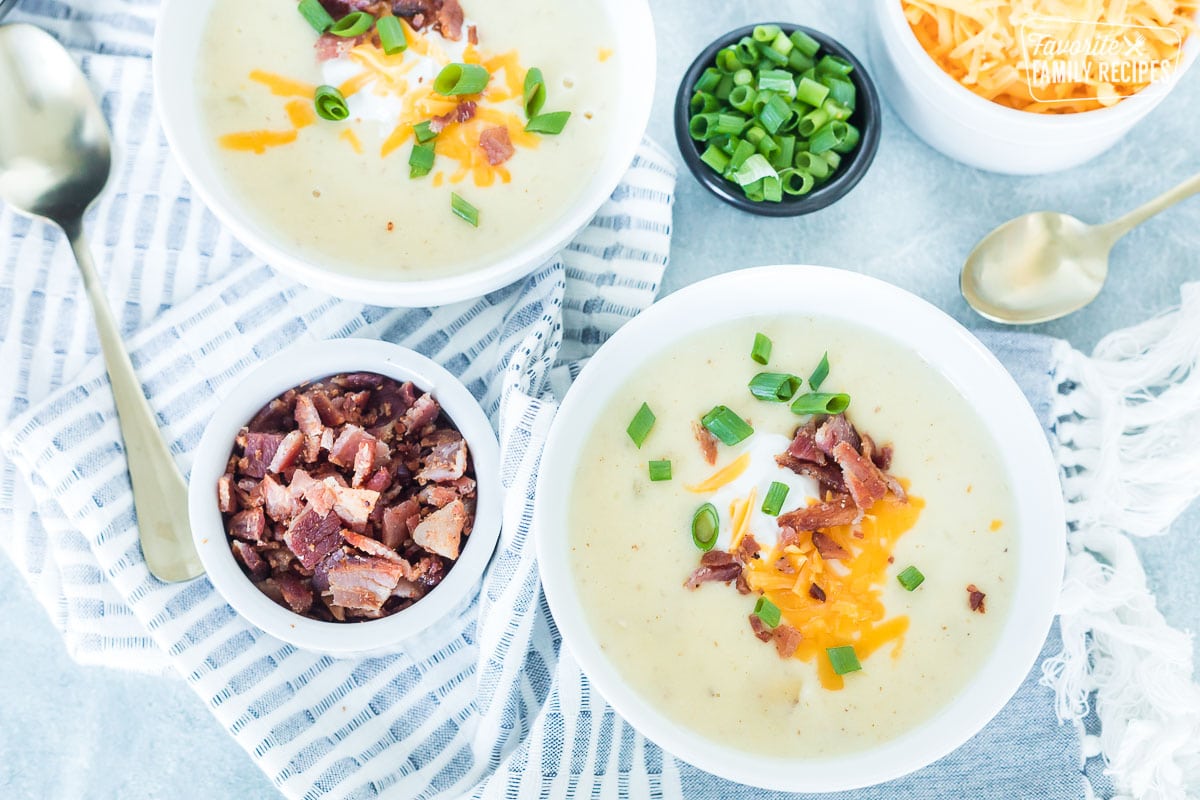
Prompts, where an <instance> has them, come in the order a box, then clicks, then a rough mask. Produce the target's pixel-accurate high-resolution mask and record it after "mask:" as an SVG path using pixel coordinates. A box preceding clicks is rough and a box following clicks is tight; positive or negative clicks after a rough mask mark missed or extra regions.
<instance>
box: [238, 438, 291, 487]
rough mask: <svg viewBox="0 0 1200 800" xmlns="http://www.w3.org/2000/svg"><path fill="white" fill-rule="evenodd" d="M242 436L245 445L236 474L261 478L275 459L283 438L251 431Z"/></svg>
mask: <svg viewBox="0 0 1200 800" xmlns="http://www.w3.org/2000/svg"><path fill="white" fill-rule="evenodd" d="M244 436H245V440H246V444H245V447H244V448H243V451H242V457H241V459H240V460H239V461H238V472H240V473H241V474H243V475H245V476H247V477H249V478H262V477H263V476H265V475H266V474H267V467H269V466H270V465H271V461H272V460H273V459H274V458H275V451H276V450H278V449H279V444H280V442H282V441H283V436H282V435H281V434H278V433H255V432H253V431H247V432H246V433H245V434H244Z"/></svg>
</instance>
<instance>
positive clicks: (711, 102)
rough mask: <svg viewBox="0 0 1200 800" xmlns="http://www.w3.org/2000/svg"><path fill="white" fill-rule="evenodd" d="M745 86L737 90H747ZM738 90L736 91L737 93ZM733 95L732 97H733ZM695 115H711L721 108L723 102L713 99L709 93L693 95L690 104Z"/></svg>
mask: <svg viewBox="0 0 1200 800" xmlns="http://www.w3.org/2000/svg"><path fill="white" fill-rule="evenodd" d="M745 88H746V87H745V86H739V87H737V89H745ZM737 89H734V91H735V92H736V91H737ZM732 96H733V95H730V97H732ZM688 105H689V107H690V108H691V110H692V113H693V114H711V113H712V112H714V111H716V110H717V109H718V108H720V107H721V101H720V100H718V99H717V98H715V97H713V96H712V95H711V94H709V93H708V92H696V93H695V94H694V95H692V99H691V102H690V103H689V104H688Z"/></svg>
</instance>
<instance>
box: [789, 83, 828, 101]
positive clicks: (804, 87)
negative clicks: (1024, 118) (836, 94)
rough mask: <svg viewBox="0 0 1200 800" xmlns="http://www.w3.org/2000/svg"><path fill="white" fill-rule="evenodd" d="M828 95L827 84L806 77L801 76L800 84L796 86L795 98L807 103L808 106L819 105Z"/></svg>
mask: <svg viewBox="0 0 1200 800" xmlns="http://www.w3.org/2000/svg"><path fill="white" fill-rule="evenodd" d="M828 96H829V87H828V86H825V85H824V84H820V83H817V82H816V81H814V80H809V79H808V78H801V79H800V85H799V86H797V87H796V99H797V100H801V101H803V102H805V103H808V104H809V105H810V106H819V105H821V103H824V102H825V98H826V97H828Z"/></svg>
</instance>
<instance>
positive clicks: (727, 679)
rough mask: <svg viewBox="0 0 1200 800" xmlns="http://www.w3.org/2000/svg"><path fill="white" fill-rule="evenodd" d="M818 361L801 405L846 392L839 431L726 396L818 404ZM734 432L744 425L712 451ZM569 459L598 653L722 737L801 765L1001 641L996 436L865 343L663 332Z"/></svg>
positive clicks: (922, 700) (904, 360)
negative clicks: (762, 346) (756, 356)
mask: <svg viewBox="0 0 1200 800" xmlns="http://www.w3.org/2000/svg"><path fill="white" fill-rule="evenodd" d="M759 332H761V333H763V334H765V335H766V337H767V338H769V339H770V341H771V343H772V345H771V352H770V356H769V359H768V360H767V364H766V365H763V364H759V363H756V362H755V361H754V360H752V359H751V356H750V353H751V347H752V344H753V342H754V340H755V334H756V333H759ZM826 352H827V353H828V364H829V370H828V376H827V377H825V378H824V380H823V381H822V382H821V383H820V392H822V393H825V394H826V395H833V396H835V399H832V400H828V402H829V403H831V404H832V405H833V406H834V407H835V408H834V410H836V406H837V402H838V401H837V399H836V396H837V395H840V394H845V395H848V396H849V398H850V403H849V407H848V408H847V409H846V411H845V415H844V417H839V416H818V417H813V416H809V415H801V414H797V413H795V412H793V410H792V407H791V402H767V401H764V400H760V399H757V398H756V397H755V396H753V395H752V394H751V392H750V390H749V389H748V385H749V384H750V382H751V381H752V380H753V379H755V377H756V376H757V375H759V374H760V373H781V374H788V373H794V374H795V375H796V376H800V377H802V378H803V379H804V380H803V382H802V385H800V386H799V387H797V390H796V392H795V398H797V402H798V403H799V404H800V406H801V407H803V406H804V405H806V404H812V403H816V402H822V401H823V398H812V397H807V398H806V397H805V395H809V394H810V393H812V391H813V389H812V387H811V386H810V385H809V380H808V379H809V377H810V374H811V373H813V372H814V370H816V368H817V367H818V365H819V364H820V363H821V360H822V356H823V355H824V354H825V353H826ZM770 383H771V381H770V379H768V380H767V381H766V384H767V390H768V392H769V390H770V386H769V384H770ZM792 388H793V386H790V385H787V384H784V386H783V387H782V388H781V389H780V391H779V392H778V394H781V395H783V396H785V397H788V398H789V400H791V398H792V392H791V389H792ZM762 390H763V384H762V382H761V381H760V382H759V391H760V392H761V391H762ZM643 403H645V404H646V406H648V408H649V409H650V411H651V412H652V413H653V415H654V421H653V425H652V426H651V427H650V428H649V431H648V432H645V427H646V426H645V422H646V420H647V417H646V416H645V414H644V413H643V414H641V415H640V420H638V421H636V422H635V421H634V420H635V418H637V417H639V409H641V407H642V405H643ZM718 406H724V407H726V408H727V409H728V411H729V412H731V413H732V418H731V417H730V416H729V415H727V414H723V413H717V414H715V415H714V414H712V413H710V412H712V411H713V409H714V408H715V407H718ZM702 419H704V420H706V421H707V423H708V425H707V427H706V426H705V425H701V424H699V423H700V421H701V420H702ZM738 421H741V422H742V423H744V424H747V425H748V426H749V427H751V428H752V429H753V433H751V434H749V435H748V436H745V438H742V439H741V440H740V441H737V442H736V443H735V444H726V443H725V442H724V441H723V440H725V439H728V440H736V439H738V437H739V436H740V435H744V434H745V431H744V429H742V430H740V432H739V425H738ZM631 423H632V424H631ZM845 423H850V424H849V425H847V424H845ZM851 425H852V426H853V427H851ZM630 429H632V432H631V430H630ZM698 429H699V432H698ZM798 429H799V430H798ZM708 431H711V432H712V433H715V434H717V436H716V437H713V438H712V439H708V436H707V432H708ZM643 435H644V440H643V441H642V445H641V447H640V448H639V447H638V446H637V445H636V444H635V442H634V439H635V438H641V436H643ZM701 439H708V442H709V445H710V448H713V447H715V451H716V452H715V456H714V457H713V463H711V464H710V463H708V461H707V460H706V458H705V456H704V455H703V448H702V446H701V444H700V440H701ZM823 450H825V451H827V452H823ZM583 453H584V456H583V458H582V459H581V461H580V466H579V468H578V472H577V474H576V476H575V479H574V488H573V490H572V496H571V512H570V513H571V517H570V531H569V534H568V535H569V542H570V553H571V555H570V558H571V564H572V571H573V577H574V580H575V581H576V583H577V585H578V587H579V593H580V599H581V602H582V604H583V605H584V607H585V609H586V613H587V616H588V619H589V623H590V625H591V627H592V628H593V631H594V633H595V635H596V637H597V639H598V641H599V643H600V646H601V648H602V649H603V650H604V652H605V654H606V655H607V657H608V658H609V659H610V660H611V661H612V663H613V664H614V665H615V667H616V668H617V669H618V670H619V672H620V673H621V675H622V676H623V678H624V679H625V680H626V681H627V682H628V683H629V684H630V685H631V686H632V687H633V688H634V689H635V690H636V691H637V692H638V693H639V694H640V695H641V696H642V698H643V699H644V700H645V702H647V703H649V704H650V705H652V706H654V707H656V708H658V709H659V710H660V711H662V712H663V713H665V714H666V715H668V716H669V717H671V718H673V719H675V720H676V721H678V722H679V723H681V724H683V725H685V726H687V727H689V728H691V729H693V730H695V731H697V732H699V733H701V734H703V735H706V736H708V737H710V738H712V739H715V740H719V741H720V742H722V743H724V744H727V745H730V746H735V747H739V748H742V749H744V750H747V751H751V752H754V753H758V754H762V755H768V756H781V757H815V756H823V755H833V754H840V753H847V752H852V751H856V750H862V749H865V748H867V747H869V746H872V745H874V744H877V743H880V742H882V741H885V740H888V739H892V738H894V737H896V736H898V735H900V734H902V733H903V732H905V731H907V730H909V729H911V728H913V727H914V726H916V725H918V724H919V723H921V722H923V721H925V720H926V719H928V718H929V717H931V716H932V715H933V714H935V713H936V712H937V711H939V710H940V709H941V708H942V707H943V706H945V705H946V704H947V703H948V702H949V701H950V700H951V699H953V698H954V696H955V695H956V693H958V692H959V691H960V690H961V689H962V688H963V687H964V686H965V685H966V683H967V682H968V680H969V679H970V678H971V676H972V675H973V674H974V673H975V671H976V670H977V669H978V668H979V666H980V665H981V664H982V662H983V661H984V659H985V658H986V657H987V655H988V653H989V652H990V650H991V649H992V647H993V646H994V644H995V642H996V640H997V637H998V635H999V633H1000V631H1001V628H1002V627H1003V624H1004V622H1005V617H1006V616H1007V614H1008V610H1009V606H1010V603H1011V599H1012V598H1011V592H1012V587H1013V585H1014V581H1015V575H1014V569H1015V565H1016V535H1015V531H1014V530H1013V521H1014V520H1015V513H1014V502H1013V497H1012V491H1011V489H1010V487H1009V485H1008V483H1007V481H1006V479H1005V476H1004V473H1003V470H1002V466H1001V464H1000V461H999V458H998V456H997V453H996V445H995V443H994V442H993V441H991V439H990V438H989V436H988V434H987V433H986V432H985V430H984V429H983V426H982V425H981V424H980V421H979V420H978V419H977V418H976V416H975V415H974V412H973V411H972V409H971V408H969V407H968V406H967V404H966V402H965V401H964V400H963V399H962V397H961V396H960V395H959V394H958V393H957V392H956V391H955V389H954V387H953V386H952V385H951V384H950V383H949V382H948V381H947V380H946V379H945V378H943V377H942V376H941V375H939V374H938V373H936V372H935V371H934V370H933V369H932V368H931V367H930V366H929V365H927V364H926V363H924V362H923V361H921V360H920V359H919V358H918V357H917V356H915V355H914V354H912V353H909V352H906V351H905V350H903V349H902V348H900V347H899V346H897V345H895V344H893V343H891V342H889V341H887V340H885V339H883V338H881V337H880V336H878V335H876V334H874V333H872V332H870V331H866V330H863V329H860V328H857V327H851V326H849V325H847V324H844V323H840V322H833V321H828V320H817V319H807V318H789V319H782V318H770V319H757V320H747V321H740V322H737V323H734V324H729V325H725V326H722V327H717V328H714V329H713V330H711V331H708V332H705V333H703V334H702V335H698V336H695V337H693V338H690V339H687V340H685V341H684V342H683V343H681V344H679V345H676V346H673V347H672V348H670V349H669V351H668V352H666V353H665V354H662V355H659V356H656V357H655V358H653V359H652V360H650V361H649V362H647V363H646V364H645V365H643V366H642V367H641V368H640V369H639V370H638V371H637V372H636V373H635V374H634V375H633V376H632V377H631V378H630V379H629V381H628V382H627V383H626V384H625V385H623V386H622V387H620V388H619V389H618V390H617V392H616V394H615V395H614V396H613V398H612V400H611V403H610V404H609V405H608V407H607V409H606V410H605V412H604V414H603V416H602V417H601V418H600V419H599V421H598V423H597V425H596V427H595V430H594V431H593V432H592V433H591V436H590V439H589V440H588V443H587V446H586V447H585V448H584V449H583ZM664 461H669V462H670V468H669V469H670V478H669V479H662V478H664V475H665V472H666V468H665V467H664V466H663V465H662V464H661V463H658V464H656V465H651V463H650V462H664ZM820 462H824V463H823V464H822V463H820ZM652 471H654V472H655V473H656V477H659V478H660V480H657V481H652V480H651V479H650V475H651V472H652ZM772 484H780V485H781V486H784V487H786V497H785V499H784V500H783V501H782V503H778V502H777V501H778V496H779V495H780V494H781V493H782V491H783V490H782V489H779V488H774V489H773V487H772ZM769 495H770V496H772V497H771V503H767V504H766V505H767V506H768V508H767V510H766V511H764V509H763V506H764V501H766V500H767V498H768V496H769ZM706 503H711V504H712V510H713V511H714V512H715V522H716V541H715V542H711V541H707V540H709V539H710V532H711V530H712V529H711V528H709V527H706V522H705V519H701V520H700V523H699V528H698V532H697V537H698V540H699V541H700V543H701V544H709V545H711V548H712V549H711V550H709V551H708V552H707V553H705V552H702V549H701V547H700V546H698V544H697V540H696V539H695V538H694V535H693V528H692V525H693V518H694V517H695V516H700V517H702V518H705V517H706V518H707V520H708V522H712V521H713V519H714V518H713V517H709V516H708V515H707V514H706V513H701V514H699V515H697V510H698V509H700V508H702V507H703V506H704V504H706ZM772 503H774V504H776V505H777V506H778V508H777V509H776V508H771V505H772ZM859 504H862V505H866V506H867V507H866V508H865V510H859V509H858V508H857V506H858V505H859ZM776 513H778V516H776ZM859 518H860V519H859ZM785 523H790V524H789V525H786V526H785ZM810 529H816V530H815V532H814V531H813V530H810ZM702 559H703V560H702ZM910 567H912V568H914V569H912V570H910V569H909V568H910ZM918 575H919V576H923V581H922V580H919V578H918ZM902 580H903V583H902ZM685 584H687V585H685ZM739 585H741V588H742V589H744V590H746V591H747V593H742V592H741V591H739ZM756 608H757V609H758V611H757V613H756Z"/></svg>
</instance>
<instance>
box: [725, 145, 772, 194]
mask: <svg viewBox="0 0 1200 800" xmlns="http://www.w3.org/2000/svg"><path fill="white" fill-rule="evenodd" d="M778 177H779V173H778V172H776V171H775V168H774V167H772V166H771V162H770V161H767V159H766V157H765V156H763V155H762V154H761V153H755V154H754V155H752V156H750V157H749V158H747V159H746V162H745V163H744V164H742V166H741V167H740V168H739V169H738V171H737V172H736V173H735V174H734V176H733V180H734V182H735V183H737V184H738V185H739V186H749V185H750V184H752V183H755V182H757V181H760V180H762V179H763V178H778Z"/></svg>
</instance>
